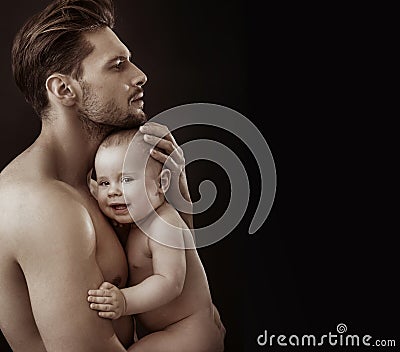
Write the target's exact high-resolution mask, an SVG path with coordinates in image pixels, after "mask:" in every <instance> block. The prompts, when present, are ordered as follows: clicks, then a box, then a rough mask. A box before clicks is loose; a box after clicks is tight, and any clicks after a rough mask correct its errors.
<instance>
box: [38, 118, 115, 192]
mask: <svg viewBox="0 0 400 352" xmlns="http://www.w3.org/2000/svg"><path fill="white" fill-rule="evenodd" d="M91 127H92V128H91V129H88V128H86V126H84V125H83V123H82V121H80V120H79V119H78V118H60V117H59V118H53V119H50V121H49V122H47V121H44V122H43V125H42V131H41V133H40V136H39V138H38V139H37V140H36V142H35V146H36V147H38V148H44V149H45V151H46V153H47V154H48V158H49V163H50V165H49V168H50V169H51V172H52V173H53V174H54V176H55V177H56V178H57V179H59V180H60V181H63V182H66V183H68V184H70V185H72V186H75V187H79V186H82V185H86V183H87V175H88V173H89V172H90V170H91V169H92V168H93V164H94V157H95V154H96V151H97V148H98V147H99V145H100V143H101V142H102V140H103V139H104V138H105V136H106V135H107V133H108V132H109V131H110V130H111V128H109V129H108V130H106V129H104V128H102V129H100V128H99V129H98V131H94V130H93V126H91Z"/></svg>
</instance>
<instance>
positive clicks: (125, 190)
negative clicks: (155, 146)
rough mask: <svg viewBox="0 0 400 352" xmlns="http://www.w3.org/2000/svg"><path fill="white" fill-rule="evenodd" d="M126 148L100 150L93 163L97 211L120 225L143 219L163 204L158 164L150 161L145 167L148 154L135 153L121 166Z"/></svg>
mask: <svg viewBox="0 0 400 352" xmlns="http://www.w3.org/2000/svg"><path fill="white" fill-rule="evenodd" d="M127 147H128V146H127V145H121V146H112V147H107V148H100V150H99V151H98V152H97V155H96V160H95V168H96V175H97V184H98V191H97V201H98V203H99V206H100V209H101V210H102V212H103V213H104V214H105V215H106V216H108V217H109V218H111V219H114V220H116V221H118V222H119V223H122V224H126V223H131V222H133V221H134V222H137V221H140V220H142V219H144V218H146V216H147V215H149V214H150V213H151V212H152V211H153V210H154V209H156V208H157V207H158V206H159V205H160V204H161V203H162V201H163V198H162V192H161V188H160V179H159V174H160V170H159V168H158V167H157V165H156V163H157V162H156V161H150V163H149V164H148V165H147V167H146V168H145V167H144V165H145V160H146V159H147V158H148V154H147V155H139V153H135V155H133V156H131V155H129V162H127V163H126V164H125V165H124V158H125V153H126V151H127ZM141 154H145V153H141ZM138 159H141V160H138ZM123 168H124V169H123ZM160 169H161V165H160ZM145 170H146V172H145ZM123 171H124V172H123Z"/></svg>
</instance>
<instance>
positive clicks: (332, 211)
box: [0, 0, 398, 351]
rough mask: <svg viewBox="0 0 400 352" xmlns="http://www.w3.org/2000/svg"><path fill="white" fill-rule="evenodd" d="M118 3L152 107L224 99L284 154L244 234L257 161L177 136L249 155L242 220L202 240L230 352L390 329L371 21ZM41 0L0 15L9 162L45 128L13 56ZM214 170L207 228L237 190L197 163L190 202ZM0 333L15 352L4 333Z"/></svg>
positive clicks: (389, 242) (212, 5) (390, 264)
mask: <svg viewBox="0 0 400 352" xmlns="http://www.w3.org/2000/svg"><path fill="white" fill-rule="evenodd" d="M115 3H116V10H117V26H116V32H117V33H118V34H119V35H120V37H121V38H122V40H123V41H124V42H125V43H126V44H127V45H128V46H129V48H130V49H131V51H132V53H133V61H134V62H135V63H136V64H137V65H138V66H139V67H141V68H142V69H143V70H144V71H145V72H146V74H147V76H148V79H149V81H148V83H147V84H146V87H145V93H146V98H145V102H146V112H147V114H148V115H149V116H150V117H151V116H154V115H155V114H157V113H159V112H161V111H163V110H165V109H167V108H171V107H174V106H177V105H181V104H185V103H193V102H210V103H216V104H220V105H225V106H228V107H230V108H232V109H235V110H237V111H238V112H240V113H242V114H243V115H245V116H246V117H248V118H249V119H250V120H251V121H252V122H253V123H255V124H256V126H257V127H258V128H259V129H260V131H261V132H262V133H263V135H264V137H265V139H266V141H267V142H268V144H269V146H270V149H271V151H272V154H273V156H274V159H275V163H276V169H277V176H278V185H277V194H276V198H275V202H274V205H273V208H272V211H271V213H270V215H269V217H268V219H267V220H266V222H265V223H264V225H263V226H262V227H261V229H260V230H259V231H258V232H257V233H256V234H254V235H251V236H250V235H248V234H247V232H246V231H247V229H248V226H249V224H250V221H251V218H252V214H253V213H254V211H255V208H256V205H257V201H258V197H257V192H258V191H259V174H258V171H257V167H256V163H255V160H254V158H253V157H252V156H251V154H250V153H249V152H248V151H246V150H245V148H241V146H240V143H237V141H236V142H235V141H232V140H231V137H230V136H229V135H228V134H224V133H223V132H222V131H218V133H215V131H214V130H212V129H211V128H205V127H204V128H201V129H196V130H193V129H189V130H188V131H186V132H181V133H180V132H179V133H177V139H178V141H179V142H180V143H183V142H185V141H187V140H190V139H193V138H199V137H202V136H205V137H207V136H208V137H209V136H210V135H212V136H213V137H214V139H217V140H220V141H222V142H224V143H225V144H227V145H228V146H229V147H230V148H231V149H233V150H234V151H235V152H236V153H237V154H238V155H239V156H240V158H241V159H242V160H244V161H245V164H246V165H247V170H248V174H249V175H250V182H251V183H252V187H253V188H252V194H251V198H250V204H249V207H248V209H247V212H246V214H245V216H244V218H243V220H242V221H241V222H240V224H239V225H238V227H237V228H236V229H235V230H234V231H233V232H232V233H231V234H230V235H229V236H228V237H226V238H225V239H224V240H222V241H220V242H218V243H217V244H214V245H212V246H210V247H207V248H202V249H200V250H199V253H200V256H201V258H202V260H203V263H204V266H205V269H206V272H207V275H208V278H209V282H210V287H211V292H212V295H213V299H214V301H215V304H216V305H217V306H218V308H219V310H220V312H221V316H222V319H223V321H224V324H225V325H226V328H227V339H226V351H258V350H260V351H261V350H264V349H263V348H261V347H259V346H257V344H256V338H257V336H258V335H260V334H261V333H263V332H264V330H265V329H267V330H268V333H269V334H276V335H279V334H286V335H290V334H297V335H301V334H302V333H307V334H315V335H318V334H325V333H328V332H329V331H332V332H333V333H334V332H335V331H336V325H337V324H338V323H345V324H346V325H347V327H348V329H349V330H348V331H349V332H351V333H354V334H360V335H364V334H370V335H372V336H373V337H374V338H381V339H384V338H387V339H390V338H392V339H393V338H396V333H397V331H395V330H397V329H395V325H396V324H392V323H390V321H394V317H395V308H396V307H398V304H397V303H396V304H395V301H394V297H396V296H397V297H398V290H397V291H396V289H395V278H396V276H395V261H394V248H395V246H394V244H393V237H394V236H393V233H394V230H393V227H392V226H393V223H394V221H393V216H394V211H393V210H390V208H389V207H388V203H387V199H386V198H385V197H386V196H387V195H388V194H390V192H391V189H390V188H389V187H387V177H386V175H387V174H388V173H390V167H391V165H392V164H393V162H394V160H393V159H392V158H391V156H390V155H388V153H389V152H390V150H393V149H394V140H393V139H392V138H391V137H390V136H389V135H388V131H390V130H391V128H390V126H388V125H387V123H386V121H385V122H384V123H382V122H381V123H377V119H378V116H379V121H382V116H380V115H379V114H378V113H377V111H375V110H374V108H375V106H374V105H373V104H372V102H371V100H370V99H369V98H368V97H369V96H368V94H367V91H368V90H369V86H370V84H371V82H370V79H371V77H372V76H373V74H371V68H372V69H373V68H374V67H373V65H371V63H372V61H373V60H371V54H373V53H374V51H375V49H376V50H379V49H380V47H379V44H378V42H379V41H377V39H376V38H375V37H374V30H375V28H376V27H374V25H373V24H371V22H369V21H367V20H365V22H364V20H363V18H362V16H361V17H360V16H357V14H358V13H357V12H356V11H354V10H352V9H349V8H346V9H338V8H336V9H333V8H332V9H329V11H328V9H323V8H319V9H308V8H304V7H302V8H294V7H289V5H287V6H286V5H282V7H279V8H278V7H275V6H274V7H272V6H270V5H267V6H266V8H265V9H261V6H260V5H258V4H256V2H255V1H241V0H231V1H211V0H203V1H194V2H188V1H151V2H150V1H142V2H135V1H128V0H116V1H115ZM45 4H47V1H38V0H36V1H34V2H32V1H27V0H25V1H16V2H13V3H12V4H11V3H10V4H9V5H8V6H7V8H6V9H5V10H3V11H2V12H1V21H0V25H1V41H2V43H1V48H2V49H1V66H0V67H1V68H0V69H1V79H2V84H1V85H0V89H1V94H0V97H1V98H0V99H1V106H2V112H1V114H2V124H1V125H2V128H1V139H0V143H1V145H0V151H1V152H0V155H1V159H0V162H1V164H0V166H1V168H3V167H4V166H5V165H6V164H8V162H10V161H11V160H12V159H13V158H14V157H15V156H16V155H18V153H20V152H21V151H22V150H23V149H24V148H26V147H27V146H28V145H29V144H30V143H32V142H33V140H34V138H35V137H36V136H37V134H38V133H39V129H40V124H39V121H38V119H37V118H36V117H35V116H34V115H33V112H32V110H31V108H30V107H29V106H28V105H27V104H26V103H25V102H24V100H23V98H22V96H21V94H20V93H19V92H18V90H17V88H16V86H15V84H14V83H13V79H12V76H11V70H10V54H9V53H10V48H11V43H12V38H13V36H14V34H15V32H16V31H17V29H18V28H19V27H20V26H21V25H22V23H23V21H24V20H25V19H26V18H27V16H29V15H30V14H32V13H33V12H34V11H36V10H38V9H41V8H42V7H43V6H44V5H45ZM342 10H343V11H342ZM374 57H375V56H374ZM367 72H369V74H367ZM371 117H372V118H373V119H371ZM217 136H218V137H217ZM210 175H212V179H213V180H214V182H216V184H217V186H218V187H220V188H219V190H220V193H219V198H218V200H217V202H216V203H215V204H214V206H213V207H212V208H211V209H210V210H209V211H208V213H207V214H203V215H200V216H198V217H197V218H196V219H195V221H196V224H197V225H198V226H201V225H204V224H206V223H207V221H209V220H210V217H211V218H213V217H217V216H218V214H220V213H221V209H223V208H224V206H225V205H226V202H227V200H229V192H228V191H227V189H228V188H227V187H226V185H225V182H226V177H225V176H224V174H223V173H222V172H221V170H220V169H219V168H218V167H217V166H215V165H214V166H213V165H209V164H207V163H205V162H198V163H197V165H190V166H189V167H188V177H189V184H190V188H191V192H192V194H193V197H194V199H196V197H198V193H197V186H198V183H199V182H200V181H201V180H202V179H205V178H209V177H210ZM387 188H388V189H387ZM224 190H225V191H224ZM397 232H398V230H397ZM0 314H1V308H0ZM0 346H1V351H3V350H4V351H6V350H7V348H6V342H5V341H1V342H0ZM3 346H4V347H3ZM275 346H276V345H275ZM287 348H288V350H294V348H290V347H287ZM315 349H316V350H317V348H316V347H315ZM327 349H328V348H327V347H326V346H325V348H324V350H327ZM268 350H274V349H273V348H269V349H268ZM276 350H277V351H279V350H283V348H282V347H276Z"/></svg>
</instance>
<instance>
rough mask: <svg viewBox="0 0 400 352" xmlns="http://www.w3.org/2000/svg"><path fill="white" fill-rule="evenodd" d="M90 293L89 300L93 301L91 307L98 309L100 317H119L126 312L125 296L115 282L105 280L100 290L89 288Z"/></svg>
mask: <svg viewBox="0 0 400 352" xmlns="http://www.w3.org/2000/svg"><path fill="white" fill-rule="evenodd" d="M88 295H89V296H88V301H89V302H92V303H90V308H91V309H93V310H98V311H99V316H100V317H102V318H108V319H118V318H119V317H120V316H121V315H124V314H125V311H126V301H125V296H124V294H123V293H122V292H121V290H120V289H119V288H118V287H116V286H114V285H113V284H110V283H109V282H103V283H102V284H101V286H100V287H99V289H98V290H89V292H88Z"/></svg>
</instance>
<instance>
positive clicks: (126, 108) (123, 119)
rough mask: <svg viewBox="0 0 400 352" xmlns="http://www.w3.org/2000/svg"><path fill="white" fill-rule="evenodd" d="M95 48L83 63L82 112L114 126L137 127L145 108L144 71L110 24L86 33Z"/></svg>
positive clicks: (81, 116) (82, 116)
mask: <svg viewBox="0 0 400 352" xmlns="http://www.w3.org/2000/svg"><path fill="white" fill-rule="evenodd" d="M85 36H86V39H87V40H88V41H89V42H90V43H91V44H92V45H93V46H94V50H93V51H92V53H91V54H89V55H88V56H87V57H86V58H85V59H84V60H83V62H82V70H83V76H82V79H81V80H80V82H79V83H80V86H81V88H82V92H81V97H80V98H81V99H80V104H79V115H80V118H81V119H83V120H85V119H86V120H90V121H91V122H94V123H96V124H103V125H109V126H115V127H123V128H128V127H129V128H130V127H136V126H138V125H140V124H141V123H143V122H145V121H146V115H145V113H144V111H143V105H144V103H143V100H142V99H141V98H142V96H143V88H142V86H143V85H144V84H145V83H146V80H147V78H146V76H145V74H144V73H143V72H142V71H141V70H139V69H138V68H137V67H136V66H135V65H134V64H133V63H131V62H130V52H129V50H128V49H127V48H126V46H125V45H124V44H123V43H122V42H121V41H120V40H119V39H118V37H117V36H116V35H115V33H114V32H113V31H112V30H111V29H110V28H108V27H106V28H103V29H100V30H98V31H94V32H89V33H87V34H85Z"/></svg>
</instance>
